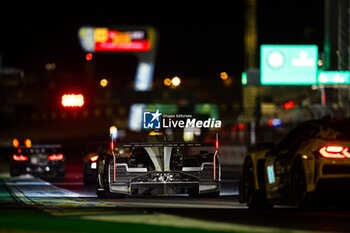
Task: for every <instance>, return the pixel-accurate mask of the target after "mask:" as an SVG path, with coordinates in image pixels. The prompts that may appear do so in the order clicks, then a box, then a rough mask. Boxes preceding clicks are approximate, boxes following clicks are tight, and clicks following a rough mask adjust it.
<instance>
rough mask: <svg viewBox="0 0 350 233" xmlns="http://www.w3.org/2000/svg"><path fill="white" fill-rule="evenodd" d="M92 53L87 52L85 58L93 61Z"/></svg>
mask: <svg viewBox="0 0 350 233" xmlns="http://www.w3.org/2000/svg"><path fill="white" fill-rule="evenodd" d="M92 57H93V56H92V53H87V54H86V55H85V59H86V60H87V61H91V60H92Z"/></svg>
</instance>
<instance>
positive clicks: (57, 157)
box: [47, 154, 63, 161]
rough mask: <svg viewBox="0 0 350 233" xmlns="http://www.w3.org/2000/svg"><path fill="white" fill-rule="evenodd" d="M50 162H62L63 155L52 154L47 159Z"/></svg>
mask: <svg viewBox="0 0 350 233" xmlns="http://www.w3.org/2000/svg"><path fill="white" fill-rule="evenodd" d="M47 158H48V159H49V160H51V161H53V160H62V159H63V154H58V155H56V154H52V155H49V157H47Z"/></svg>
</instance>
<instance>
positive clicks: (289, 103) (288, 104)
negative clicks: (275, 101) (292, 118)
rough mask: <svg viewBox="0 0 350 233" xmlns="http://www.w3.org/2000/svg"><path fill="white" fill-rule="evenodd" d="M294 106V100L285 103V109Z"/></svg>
mask: <svg viewBox="0 0 350 233" xmlns="http://www.w3.org/2000/svg"><path fill="white" fill-rule="evenodd" d="M293 107H294V102H293V101H289V102H287V103H285V104H284V108H285V109H287V110H288V109H290V108H293Z"/></svg>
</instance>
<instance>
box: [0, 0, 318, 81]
mask: <svg viewBox="0 0 350 233" xmlns="http://www.w3.org/2000/svg"><path fill="white" fill-rule="evenodd" d="M123 3H124V2H118V1H117V2H100V3H97V2H96V3H94V4H90V5H89V4H88V3H84V4H83V3H81V4H80V5H76V6H72V5H68V4H67V5H65V4H62V3H61V4H59V3H45V4H42V5H37V6H35V5H32V4H30V5H29V4H28V5H22V4H19V3H18V4H16V5H15V4H11V5H9V6H6V7H2V9H3V10H2V11H3V12H6V13H5V14H2V16H1V18H0V28H1V37H0V54H1V55H2V56H3V66H5V67H9V66H10V67H11V66H16V67H19V68H23V69H24V71H25V72H26V73H36V72H43V71H44V66H45V64H46V63H49V62H55V63H56V65H57V70H56V72H64V73H67V72H70V73H73V74H75V75H77V74H79V73H80V71H81V66H82V63H83V61H84V55H83V52H82V50H81V48H80V46H79V43H78V37H77V30H78V28H79V27H80V26H82V25H96V26H99V25H117V26H118V25H152V26H154V27H155V28H157V29H158V31H159V37H160V41H159V42H160V43H159V49H158V53H157V63H156V70H155V80H157V79H163V78H164V77H165V76H172V75H179V76H181V77H183V78H186V77H189V78H215V77H217V76H218V75H219V73H220V72H222V71H226V72H228V73H229V74H232V75H233V76H235V78H238V77H239V76H240V73H241V72H242V71H243V69H244V64H243V53H244V48H243V32H244V10H245V8H244V1H242V0H237V1H229V2H226V3H224V4H223V3H216V2H208V3H207V4H204V3H203V2H193V3H191V4H190V3H187V4H185V3H181V2H176V3H175V2H170V3H169V2H168V3H165V2H164V3H162V4H156V3H149V4H145V3H143V4H139V3H138V2H135V3H130V4H123ZM257 19H258V32H259V37H258V38H259V39H258V41H259V44H262V43H276V44H277V43H281V44H283V43H293V44H294V43H301V44H302V43H306V44H307V43H313V44H317V45H319V46H320V49H322V46H323V1H315V0H314V1H300V0H297V1H261V0H260V1H258V18H257ZM126 60H127V59H126ZM119 62H120V61H119Z"/></svg>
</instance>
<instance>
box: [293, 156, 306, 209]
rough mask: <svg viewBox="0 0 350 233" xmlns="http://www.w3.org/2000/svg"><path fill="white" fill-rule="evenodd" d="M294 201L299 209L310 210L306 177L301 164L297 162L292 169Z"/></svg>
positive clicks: (299, 161)
mask: <svg viewBox="0 0 350 233" xmlns="http://www.w3.org/2000/svg"><path fill="white" fill-rule="evenodd" d="M291 180H292V192H291V193H292V195H293V197H292V199H293V202H294V204H295V205H296V206H297V207H298V208H309V207H310V205H309V204H310V203H307V193H306V176H305V172H304V169H303V166H302V163H301V160H297V161H296V162H295V163H294V165H293V169H292V179H291Z"/></svg>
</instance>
